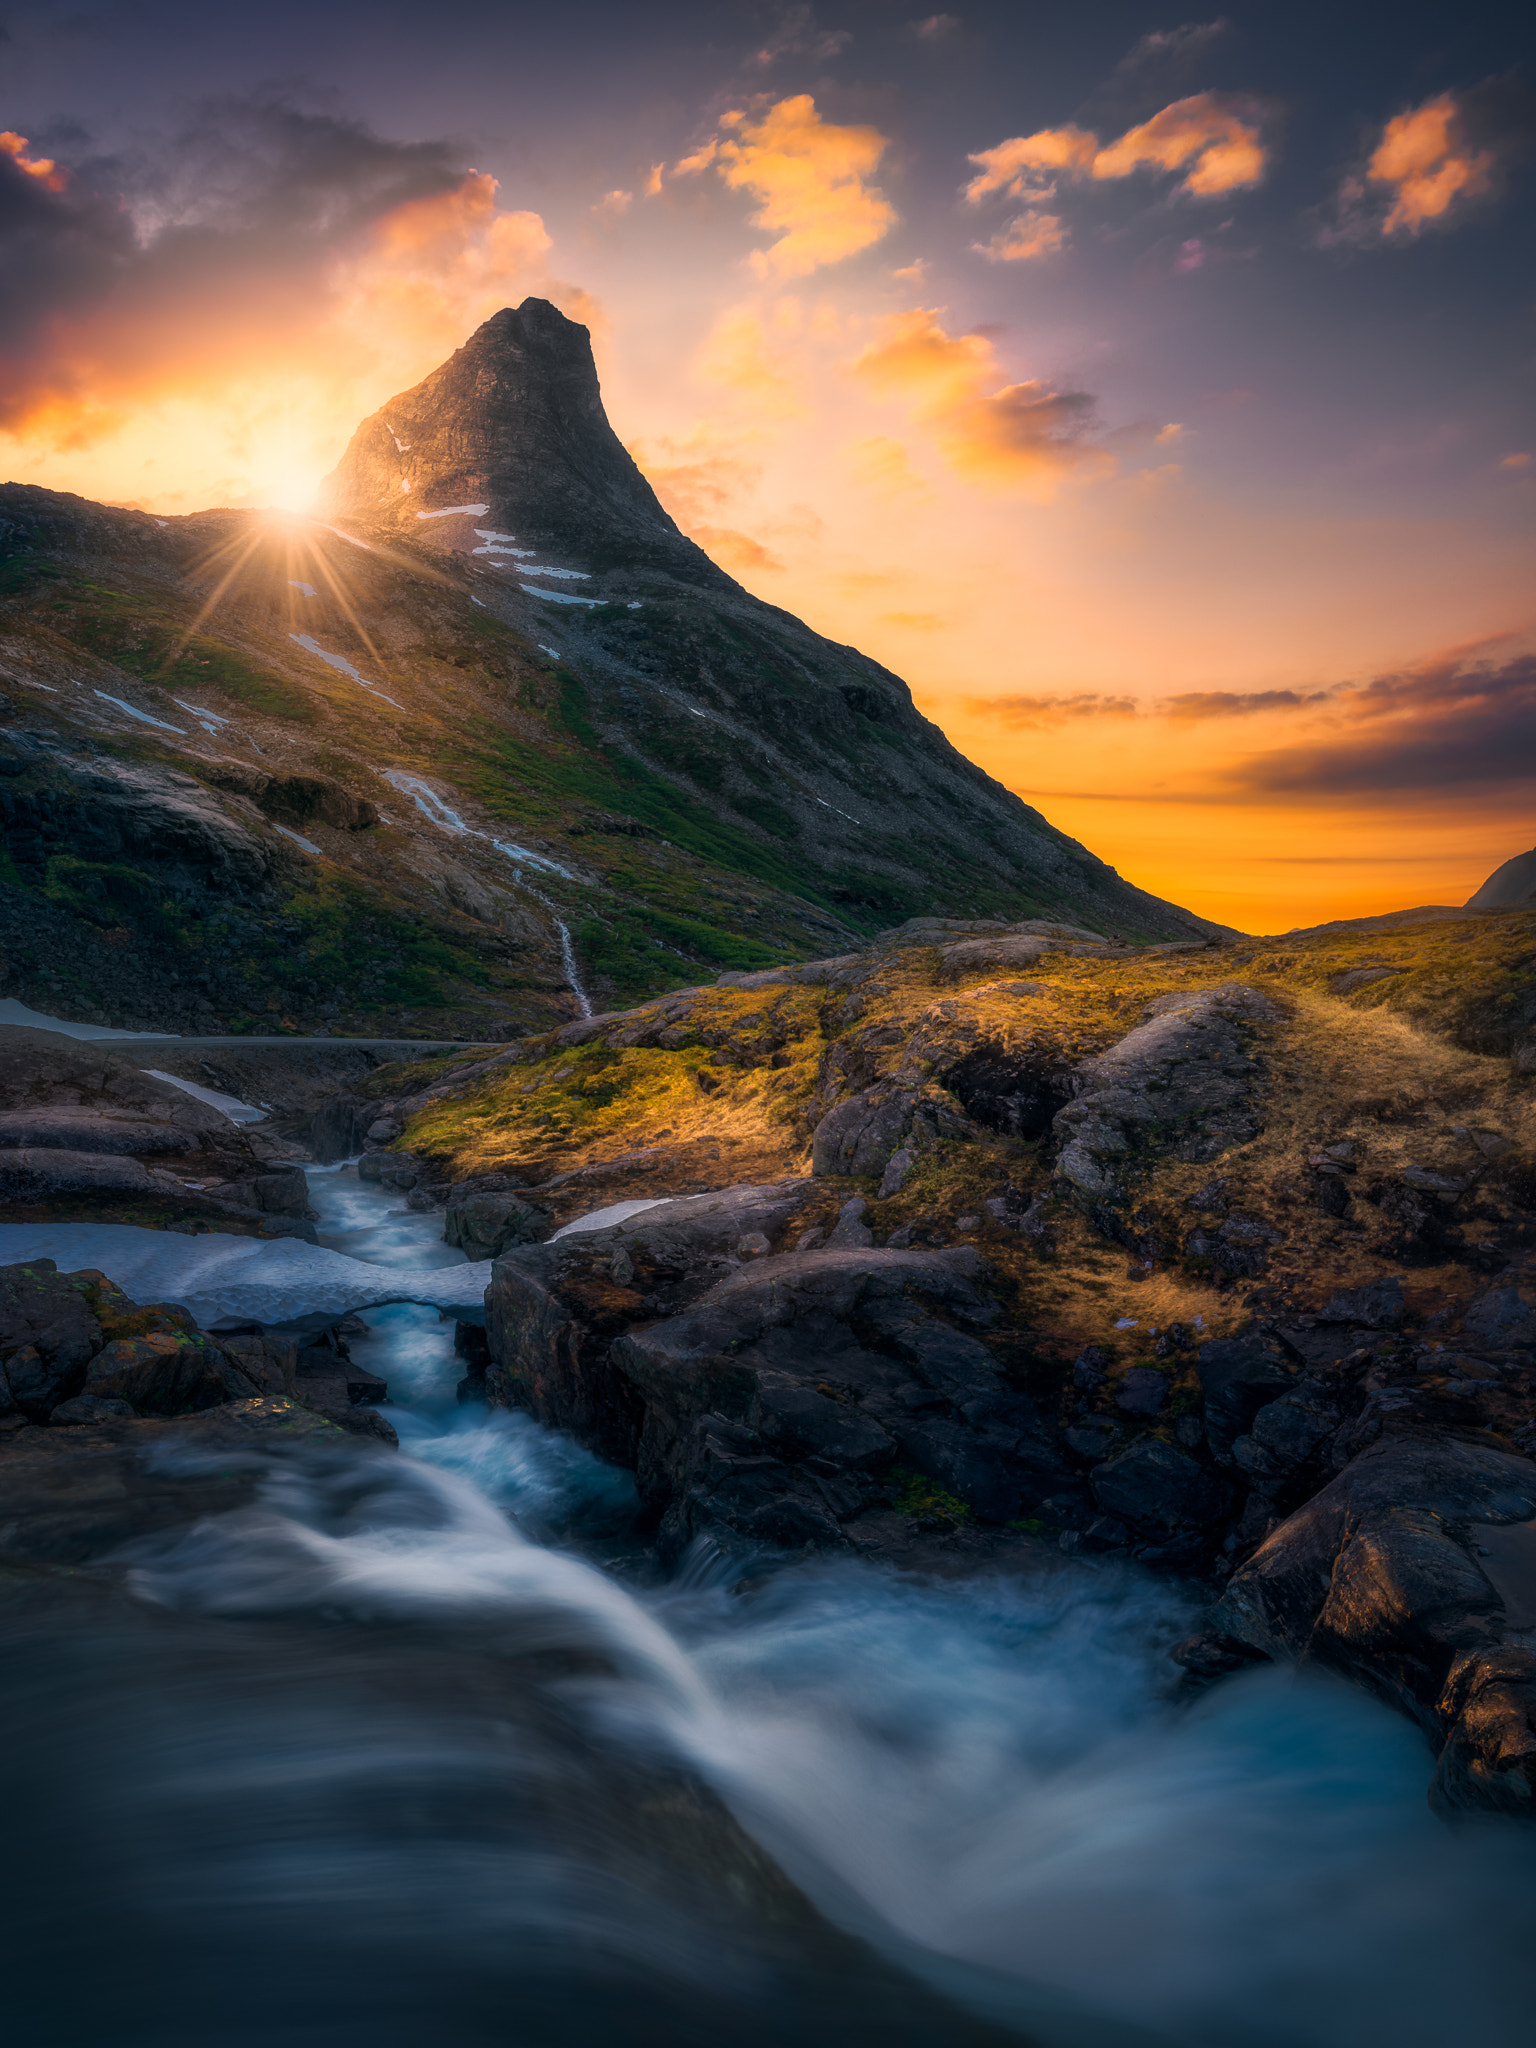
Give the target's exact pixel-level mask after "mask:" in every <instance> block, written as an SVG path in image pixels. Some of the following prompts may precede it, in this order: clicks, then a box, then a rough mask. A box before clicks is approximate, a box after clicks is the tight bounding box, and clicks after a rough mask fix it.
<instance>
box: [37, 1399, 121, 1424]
mask: <svg viewBox="0 0 1536 2048" xmlns="http://www.w3.org/2000/svg"><path fill="white" fill-rule="evenodd" d="M136 1412H137V1411H136V1410H135V1409H134V1408H132V1407H131V1406H130V1405H129V1403H128V1402H127V1401H119V1400H114V1399H112V1398H110V1397H108V1396H103V1395H98V1394H76V1395H74V1397H73V1398H72V1399H70V1400H68V1401H61V1402H60V1403H59V1405H58V1406H57V1408H55V1409H54V1410H53V1412H52V1414H51V1415H50V1416H49V1417H48V1424H49V1427H50V1428H52V1429H58V1428H60V1427H61V1426H65V1427H67V1426H71V1425H77V1426H78V1425H82V1424H85V1423H89V1422H111V1421H112V1420H114V1418H116V1419H117V1420H129V1421H131V1420H132V1419H133V1416H134V1415H135V1413H136Z"/></svg>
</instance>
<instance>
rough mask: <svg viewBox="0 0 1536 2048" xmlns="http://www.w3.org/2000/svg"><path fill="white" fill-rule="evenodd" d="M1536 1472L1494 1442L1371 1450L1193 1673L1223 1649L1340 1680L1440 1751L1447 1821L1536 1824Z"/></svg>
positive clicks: (1276, 1538)
mask: <svg viewBox="0 0 1536 2048" xmlns="http://www.w3.org/2000/svg"><path fill="white" fill-rule="evenodd" d="M1533 1629H1536V1465H1533V1464H1532V1463H1531V1461H1530V1460H1529V1459H1527V1458H1522V1457H1516V1456H1513V1455H1511V1454H1510V1453H1509V1452H1507V1451H1504V1450H1501V1449H1495V1448H1494V1447H1493V1446H1492V1444H1490V1443H1487V1442H1478V1441H1474V1440H1458V1439H1455V1438H1449V1439H1447V1438H1433V1437H1428V1436H1423V1435H1418V1434H1414V1435H1408V1436H1400V1437H1396V1438H1392V1439H1388V1440H1386V1441H1383V1442H1379V1443H1376V1444H1372V1445H1371V1446H1369V1447H1368V1448H1367V1449H1365V1450H1363V1451H1362V1452H1361V1453H1360V1454H1359V1456H1358V1457H1356V1458H1354V1459H1352V1460H1351V1462H1350V1463H1349V1464H1348V1465H1346V1467H1345V1468H1344V1470H1343V1471H1342V1472H1341V1473H1339V1475H1338V1476H1337V1478H1335V1479H1334V1480H1332V1481H1331V1482H1330V1483H1329V1484H1328V1485H1327V1486H1325V1487H1324V1488H1323V1489H1322V1490H1321V1492H1319V1493H1318V1494H1317V1495H1316V1496H1315V1497H1314V1498H1313V1499H1312V1500H1309V1501H1308V1502H1307V1503H1306V1505H1305V1506H1304V1507H1302V1508H1300V1509H1298V1510H1297V1512H1296V1513H1294V1514H1293V1515H1291V1516H1290V1517H1289V1518H1288V1519H1287V1520H1286V1521H1285V1522H1284V1523H1282V1524H1281V1526H1280V1527H1279V1528H1278V1529H1276V1530H1275V1531H1274V1533H1273V1534H1272V1535H1271V1536H1270V1537H1269V1538H1268V1539H1267V1540H1266V1541H1265V1542H1264V1543H1263V1544H1262V1545H1261V1546H1260V1547H1259V1549H1258V1550H1257V1551H1256V1552H1255V1554H1254V1555H1253V1557H1252V1558H1250V1559H1249V1561H1248V1563H1247V1564H1245V1565H1244V1566H1243V1567H1242V1569H1241V1570H1240V1571H1239V1572H1237V1573H1236V1575H1235V1576H1234V1577H1233V1579H1232V1581H1231V1584H1230V1585H1229V1586H1228V1588H1227V1591H1226V1593H1225V1595H1224V1597H1223V1598H1222V1600H1221V1601H1220V1602H1219V1603H1218V1605H1217V1607H1216V1609H1215V1610H1214V1612H1213V1614H1212V1616H1211V1621H1210V1626H1209V1630H1208V1632H1207V1636H1206V1638H1205V1639H1204V1641H1196V1642H1195V1643H1193V1644H1191V1645H1190V1646H1188V1648H1187V1650H1186V1657H1187V1660H1188V1661H1190V1662H1192V1663H1194V1664H1196V1665H1198V1663H1199V1662H1200V1660H1201V1658H1202V1657H1204V1658H1206V1659H1207V1660H1209V1659H1210V1657H1211V1656H1212V1654H1213V1651H1214V1652H1215V1653H1218V1654H1219V1652H1220V1651H1221V1650H1222V1649H1224V1648H1225V1649H1228V1650H1229V1651H1233V1652H1235V1653H1237V1654H1241V1653H1242V1652H1244V1651H1247V1652H1251V1653H1257V1654H1259V1655H1262V1656H1266V1657H1280V1658H1287V1659H1290V1658H1297V1659H1301V1660H1302V1661H1305V1662H1314V1663H1319V1664H1324V1665H1327V1666H1330V1667H1331V1668H1333V1669H1335V1670H1339V1671H1343V1672H1345V1673H1347V1674H1348V1675H1349V1676H1350V1677H1352V1678H1355V1679H1357V1680H1359V1681H1360V1682H1361V1683H1363V1684H1365V1685H1367V1686H1369V1687H1370V1688H1371V1689H1372V1690H1374V1691H1376V1692H1379V1693H1381V1694H1383V1695H1384V1696H1385V1697H1387V1698H1388V1699H1390V1700H1391V1701H1392V1702H1393V1703H1394V1704H1395V1705H1398V1706H1400V1707H1402V1708H1403V1709H1404V1710H1405V1711H1406V1712H1408V1713H1410V1714H1412V1715H1413V1716H1414V1718H1415V1719H1416V1720H1417V1721H1418V1722H1419V1723H1420V1725H1421V1726H1422V1727H1423V1728H1424V1729H1425V1731H1426V1733H1427V1734H1429V1735H1430V1737H1431V1739H1432V1740H1433V1741H1434V1743H1435V1746H1436V1748H1437V1750H1438V1751H1439V1762H1438V1765H1437V1769H1436V1777H1435V1786H1434V1791H1433V1794H1432V1797H1433V1798H1434V1800H1435V1802H1436V1803H1437V1804H1438V1805H1440V1806H1441V1807H1443V1808H1446V1809H1456V1808H1474V1807H1475V1808H1485V1809H1486V1808H1490V1807H1491V1808H1496V1809H1498V1810H1501V1811H1504V1812H1508V1813H1517V1814H1522V1815H1525V1816H1527V1817H1529V1816H1531V1815H1533V1814H1536V1652H1533V1650H1532V1647H1531V1632H1532V1630H1533Z"/></svg>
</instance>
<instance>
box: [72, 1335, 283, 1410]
mask: <svg viewBox="0 0 1536 2048" xmlns="http://www.w3.org/2000/svg"><path fill="white" fill-rule="evenodd" d="M83 1391H84V1393H85V1395H86V1396H87V1397H89V1398H95V1399H96V1400H105V1401H126V1402H127V1403H128V1405H129V1407H130V1408H131V1409H132V1410H133V1412H134V1413H135V1414H138V1415H195V1414H197V1413H198V1412H199V1411H200V1410H201V1409H204V1408H217V1407H219V1406H221V1404H222V1403H223V1402H225V1401H231V1400H237V1401H238V1400H247V1399H249V1398H250V1397H251V1396H252V1395H253V1394H256V1393H259V1392H260V1391H261V1389H260V1387H259V1386H257V1385H256V1384H254V1383H253V1382H252V1381H251V1380H250V1379H249V1378H247V1376H246V1375H245V1374H244V1373H243V1372H242V1371H241V1369H240V1367H239V1366H238V1365H236V1363H235V1362H234V1360H233V1359H231V1358H228V1357H226V1356H225V1354H224V1353H223V1352H222V1351H221V1350H220V1349H219V1348H218V1347H217V1346H216V1345H214V1344H211V1343H210V1342H209V1341H208V1339H207V1338H205V1337H204V1336H203V1335H202V1334H201V1333H200V1332H196V1331H194V1332H192V1333H191V1334H188V1333H187V1332H186V1331H184V1330H162V1331H154V1332H150V1333H149V1334H147V1335H145V1336H142V1337H119V1338H116V1339H115V1340H114V1341H113V1342H112V1343H110V1344H107V1345H105V1346H104V1347H103V1348H102V1349H101V1350H100V1351H99V1352H98V1353H97V1355H96V1356H95V1357H94V1358H93V1359H92V1360H91V1362H90V1365H89V1367H88V1368H87V1371H86V1376H85V1386H84V1389H83Z"/></svg>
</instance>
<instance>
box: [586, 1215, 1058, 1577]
mask: <svg viewBox="0 0 1536 2048" xmlns="http://www.w3.org/2000/svg"><path fill="white" fill-rule="evenodd" d="M979 1270H980V1269H979V1262H978V1261H977V1260H976V1258H975V1255H974V1254H973V1253H970V1252H969V1251H968V1250H964V1249H962V1250H960V1251H953V1252H892V1251H889V1250H885V1251H876V1250H852V1251H828V1252H819V1253H814V1254H809V1255H802V1256H789V1257H786V1258H782V1259H776V1260H772V1261H769V1262H766V1263H765V1264H764V1265H762V1266H759V1267H755V1268H753V1269H751V1270H749V1271H746V1272H742V1273H739V1274H736V1275H734V1276H732V1277H731V1278H729V1279H727V1280H725V1281H723V1282H721V1283H720V1285H719V1286H717V1287H715V1288H713V1289H711V1290H710V1292H709V1293H708V1294H706V1295H705V1296H704V1297H703V1298H702V1299H701V1300H699V1301H698V1302H696V1303H695V1304H694V1305H693V1307H692V1308H690V1309H689V1310H687V1311H685V1312H684V1313H683V1314H681V1315H677V1316H673V1317H671V1318H669V1319H667V1320H666V1321H663V1322H659V1323H654V1324H651V1325H649V1326H648V1327H646V1328H643V1329H637V1330H634V1331H631V1332H629V1333H628V1334H627V1335H625V1336H623V1337H621V1338H620V1339H619V1340H618V1342H617V1343H616V1344H615V1345H614V1347H613V1354H612V1356H613V1364H614V1367H615V1370H616V1371H617V1373H618V1374H619V1375H620V1376H621V1377H622V1378H623V1380H624V1381H625V1383H626V1385H627V1387H628V1388H629V1389H630V1390H631V1396H632V1399H633V1400H634V1401H635V1403H636V1410H637V1421H638V1435H637V1444H636V1451H635V1455H634V1459H633V1462H634V1464H635V1468H636V1478H637V1482H638V1484H639V1487H640V1491H641V1496H642V1499H643V1500H645V1501H646V1503H647V1505H648V1506H649V1507H650V1509H651V1511H652V1513H653V1514H656V1515H658V1516H659V1518H660V1521H661V1535H662V1542H663V1546H664V1548H665V1549H667V1550H669V1551H672V1552H676V1551H678V1550H680V1549H681V1548H683V1547H684V1546H685V1545H686V1544H687V1543H688V1542H689V1541H690V1540H692V1539H693V1538H694V1537H695V1536H698V1535H703V1534H711V1535H714V1536H716V1537H717V1538H720V1537H725V1538H732V1537H733V1538H735V1539H738V1540H743V1541H747V1542H752V1543H771V1544H778V1545H782V1544H789V1545H793V1546H800V1545H805V1544H810V1545H812V1546H815V1547H825V1546H829V1545H836V1544H840V1543H841V1542H843V1541H845V1540H847V1538H846V1535H845V1530H844V1525H846V1524H850V1523H854V1522H856V1521H857V1519H858V1517H859V1516H860V1514H861V1513H863V1512H864V1511H865V1510H866V1509H867V1508H869V1507H871V1506H874V1505H878V1504H879V1503H880V1502H881V1501H882V1500H883V1499H884V1497H885V1494H884V1489H883V1487H882V1485H881V1484H880V1482H881V1480H882V1478H883V1476H884V1475H885V1474H887V1473H889V1472H890V1471H891V1470H892V1469H893V1468H894V1467H897V1466H903V1467H906V1468H911V1469H915V1470H916V1471H917V1472H919V1473H920V1474H922V1475H923V1476H925V1477H926V1478H928V1479H930V1480H932V1481H934V1482H935V1483H936V1484H937V1485H938V1486H939V1487H940V1488H942V1489H943V1490H944V1491H945V1492H947V1493H949V1494H950V1495H952V1496H953V1497H954V1498H956V1499H958V1500H959V1501H961V1502H962V1503H964V1504H965V1505H966V1506H967V1507H969V1508H970V1509H971V1510H972V1511H973V1512H974V1513H975V1514H976V1515H977V1516H978V1517H979V1518H980V1519H981V1520H983V1521H987V1522H995V1523H1005V1522H1007V1521H1008V1520H1010V1519H1012V1518H1013V1517H1015V1516H1017V1515H1018V1514H1020V1513H1021V1512H1023V1511H1024V1509H1025V1507H1026V1506H1028V1505H1032V1504H1034V1503H1036V1502H1038V1501H1039V1499H1040V1498H1041V1496H1042V1494H1043V1493H1045V1492H1047V1491H1049V1489H1050V1487H1051V1486H1052V1485H1053V1484H1059V1483H1061V1481H1062V1479H1063V1477H1064V1475H1063V1474H1062V1473H1061V1471H1060V1465H1059V1455H1058V1452H1057V1450H1056V1446H1055V1443H1054V1440H1053V1438H1052V1435H1051V1433H1050V1431H1049V1430H1048V1429H1047V1428H1046V1426H1045V1425H1044V1424H1043V1423H1042V1421H1041V1418H1040V1416H1039V1414H1038V1412H1037V1411H1036V1410H1035V1408H1034V1406H1033V1404H1032V1403H1031V1402H1030V1401H1028V1400H1027V1399H1026V1398H1025V1397H1023V1396H1021V1395H1019V1394H1017V1393H1015V1392H1014V1391H1013V1390H1012V1389H1011V1388H1010V1386H1009V1385H1008V1382H1007V1380H1006V1378H1005V1377H1004V1375H1003V1374H1002V1372H1001V1371H1000V1370H999V1368H998V1365H997V1362H996V1360H995V1358H994V1357H993V1355H992V1353H991V1352H990V1351H989V1350H988V1349H987V1347H986V1345H985V1344H983V1343H982V1342H981V1341H980V1340H979V1338H977V1337H976V1336H975V1335H973V1334H971V1332H970V1331H969V1330H967V1329H963V1328H957V1327H956V1326H955V1321H954V1320H951V1319H958V1320H959V1321H962V1322H965V1321H968V1322H971V1323H973V1324H976V1325H979V1326H981V1327H985V1326H986V1324H987V1323H988V1322H989V1321H990V1320H991V1318H992V1316H993V1314H994V1313H995V1312H994V1311H993V1309H992V1308H991V1306H990V1304H989V1303H988V1302H987V1301H986V1299H985V1297H983V1296H982V1295H981V1294H980V1293H979V1292H978V1291H977V1288H976V1285H975V1280H976V1277H977V1276H978V1274H979Z"/></svg>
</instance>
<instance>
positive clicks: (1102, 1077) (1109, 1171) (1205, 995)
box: [1054, 982, 1280, 1242]
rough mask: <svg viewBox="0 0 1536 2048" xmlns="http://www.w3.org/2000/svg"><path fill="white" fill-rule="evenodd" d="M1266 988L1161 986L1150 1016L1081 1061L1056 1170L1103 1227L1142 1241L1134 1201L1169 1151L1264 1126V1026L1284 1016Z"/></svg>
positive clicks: (1205, 1149) (1183, 1154)
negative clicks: (1259, 1084) (1260, 1101)
mask: <svg viewBox="0 0 1536 2048" xmlns="http://www.w3.org/2000/svg"><path fill="white" fill-rule="evenodd" d="M1279 1017H1280V1012H1279V1010H1278V1008H1277V1007H1276V1005H1275V1004H1274V1003H1273V1002H1272V1001H1271V1000H1270V998H1269V997H1268V996H1266V995H1262V994H1260V993H1259V991H1258V990H1256V989H1252V988H1249V987H1246V986H1245V985H1244V984H1242V983H1236V982H1230V983H1226V984H1224V985H1223V986H1221V987H1218V988H1206V989H1195V990H1191V991H1190V992H1189V993H1188V994H1187V995H1168V996H1159V997H1158V998H1157V1000H1156V1001H1155V1002H1152V1003H1149V1004H1148V1006H1147V1022H1146V1023H1144V1024H1141V1025H1138V1026H1137V1028H1136V1029H1135V1030H1134V1031H1132V1032H1130V1033H1128V1034H1127V1036H1126V1037H1124V1038H1122V1039H1121V1040H1120V1042H1119V1044H1118V1045H1114V1046H1112V1047H1111V1048H1110V1050H1109V1051H1108V1052H1106V1053H1101V1054H1100V1055H1099V1057H1098V1058H1097V1059H1095V1060H1093V1061H1090V1062H1089V1064H1088V1065H1087V1066H1086V1067H1085V1068H1084V1069H1083V1070H1082V1092H1081V1094H1079V1095H1078V1096H1077V1098H1076V1099H1075V1100H1074V1101H1072V1102H1069V1103H1068V1104H1067V1105H1066V1107H1065V1108H1063V1109H1061V1110H1059V1111H1058V1112H1057V1115H1056V1119H1055V1125H1054V1128H1055V1131H1056V1134H1057V1136H1058V1138H1059V1139H1060V1140H1061V1146H1062V1149H1061V1153H1060V1156H1059V1158H1058V1160H1057V1171H1058V1173H1059V1174H1060V1175H1061V1177H1062V1179H1063V1180H1064V1181H1065V1182H1066V1183H1067V1185H1068V1187H1069V1188H1070V1189H1071V1191H1072V1193H1073V1195H1074V1197H1075V1199H1076V1200H1077V1201H1078V1203H1079V1204H1080V1205H1081V1206H1082V1207H1083V1208H1084V1209H1085V1210H1086V1212H1087V1213H1088V1214H1089V1215H1090V1216H1091V1217H1092V1218H1093V1220H1094V1221H1095V1222H1096V1223H1097V1224H1098V1225H1099V1227H1100V1228H1101V1229H1103V1230H1105V1231H1107V1232H1108V1233H1109V1234H1110V1235H1111V1236H1114V1237H1119V1238H1121V1239H1122V1240H1123V1241H1126V1242H1134V1241H1135V1233H1134V1230H1133V1229H1132V1226H1131V1223H1130V1215H1129V1205H1130V1203H1131V1199H1132V1196H1133V1194H1134V1191H1135V1189H1136V1187H1137V1184H1138V1183H1139V1182H1140V1181H1141V1180H1142V1179H1143V1178H1144V1177H1145V1176H1146V1175H1147V1173H1148V1172H1149V1171H1150V1170H1151V1169H1152V1168H1153V1167H1155V1166H1156V1165H1157V1164H1158V1163H1159V1162H1161V1161H1163V1160H1166V1159H1176V1160H1191V1161H1205V1160H1212V1159H1217V1158H1219V1157H1220V1155H1221V1154H1222V1153H1223V1152H1224V1151H1226V1150H1227V1149H1228V1148H1229V1147H1230V1146H1232V1145H1238V1144H1242V1143H1244V1142H1246V1141H1247V1140H1248V1139H1250V1138H1252V1137H1253V1136H1254V1135H1255V1133H1256V1132H1257V1130H1258V1128H1259V1115H1258V1108H1257V1102H1256V1097H1255V1084H1256V1081H1257V1078H1258V1073H1259V1068H1258V1064H1257V1062H1256V1060H1255V1059H1254V1058H1253V1056H1252V1047H1253V1041H1254V1038H1255V1035H1256V1034H1257V1032H1258V1031H1259V1030H1260V1029H1261V1028H1262V1027H1263V1026H1265V1025H1268V1024H1272V1023H1276V1022H1278V1021H1279Z"/></svg>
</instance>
